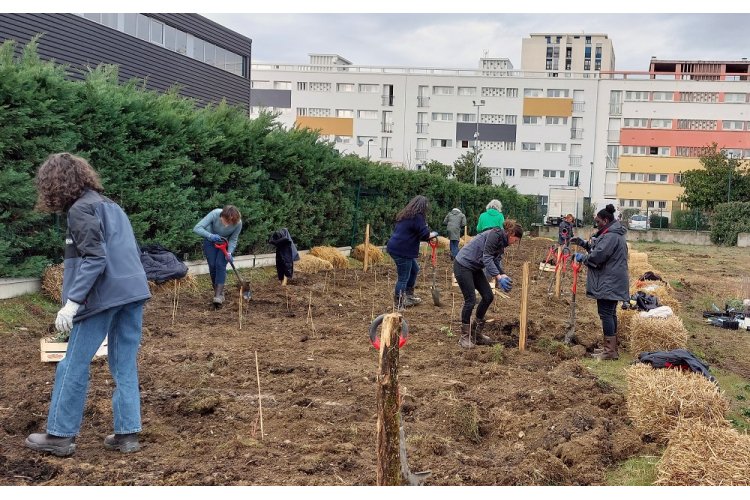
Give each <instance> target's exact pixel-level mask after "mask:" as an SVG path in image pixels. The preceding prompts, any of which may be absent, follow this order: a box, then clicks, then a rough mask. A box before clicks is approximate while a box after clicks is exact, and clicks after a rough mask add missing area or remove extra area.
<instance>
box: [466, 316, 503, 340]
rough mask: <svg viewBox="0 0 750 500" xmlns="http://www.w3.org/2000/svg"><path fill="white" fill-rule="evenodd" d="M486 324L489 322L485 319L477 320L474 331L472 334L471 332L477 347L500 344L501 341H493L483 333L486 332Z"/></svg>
mask: <svg viewBox="0 0 750 500" xmlns="http://www.w3.org/2000/svg"><path fill="white" fill-rule="evenodd" d="M485 323H487V321H486V320H485V319H484V318H482V319H479V318H476V320H475V321H474V328H473V329H472V332H471V337H472V340H473V341H474V343H475V344H476V345H495V344H499V343H500V341H498V340H493V339H491V338H490V337H488V336H487V335H485V334H483V333H482V330H484V325H485Z"/></svg>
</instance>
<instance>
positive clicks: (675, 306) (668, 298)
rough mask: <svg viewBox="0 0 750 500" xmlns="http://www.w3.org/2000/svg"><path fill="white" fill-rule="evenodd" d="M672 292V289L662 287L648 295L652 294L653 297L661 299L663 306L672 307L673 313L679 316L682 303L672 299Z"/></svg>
mask: <svg viewBox="0 0 750 500" xmlns="http://www.w3.org/2000/svg"><path fill="white" fill-rule="evenodd" d="M670 290H671V288H670V287H668V286H660V287H658V288H656V289H654V290H652V291H650V292H648V293H650V294H651V295H655V296H656V297H657V298H658V299H659V302H660V303H661V305H663V306H669V307H671V308H672V311H674V313H675V314H677V313H678V312H679V310H680V302H679V301H678V300H677V299H675V298H674V297H672V295H671V294H670V293H669V292H670Z"/></svg>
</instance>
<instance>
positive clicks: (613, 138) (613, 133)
mask: <svg viewBox="0 0 750 500" xmlns="http://www.w3.org/2000/svg"><path fill="white" fill-rule="evenodd" d="M607 142H620V131H619V130H607Z"/></svg>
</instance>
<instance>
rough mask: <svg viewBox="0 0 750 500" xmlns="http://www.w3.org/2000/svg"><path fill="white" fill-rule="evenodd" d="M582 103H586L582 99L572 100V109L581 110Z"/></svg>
mask: <svg viewBox="0 0 750 500" xmlns="http://www.w3.org/2000/svg"><path fill="white" fill-rule="evenodd" d="M584 104H586V103H585V102H583V101H574V102H573V111H577V112H579V113H581V112H583V108H584Z"/></svg>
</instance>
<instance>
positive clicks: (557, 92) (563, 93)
mask: <svg viewBox="0 0 750 500" xmlns="http://www.w3.org/2000/svg"><path fill="white" fill-rule="evenodd" d="M547 97H568V89H547Z"/></svg>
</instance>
